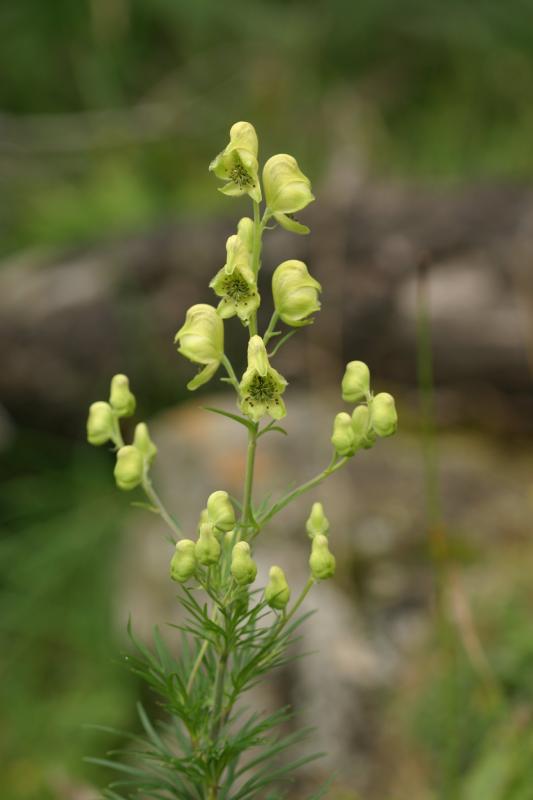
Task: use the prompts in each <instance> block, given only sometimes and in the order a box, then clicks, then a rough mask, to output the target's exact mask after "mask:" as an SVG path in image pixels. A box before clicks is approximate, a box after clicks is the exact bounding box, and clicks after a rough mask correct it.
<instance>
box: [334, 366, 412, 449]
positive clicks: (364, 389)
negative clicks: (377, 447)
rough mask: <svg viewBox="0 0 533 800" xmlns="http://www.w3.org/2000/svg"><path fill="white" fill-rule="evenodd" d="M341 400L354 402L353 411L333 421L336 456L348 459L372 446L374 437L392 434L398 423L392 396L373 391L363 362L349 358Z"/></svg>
mask: <svg viewBox="0 0 533 800" xmlns="http://www.w3.org/2000/svg"><path fill="white" fill-rule="evenodd" d="M342 399H343V400H345V401H346V402H347V403H357V404H358V405H356V407H355V408H354V410H353V412H352V414H351V415H350V414H348V413H346V411H341V412H340V413H339V414H337V415H336V417H335V420H334V422H333V434H332V436H331V443H332V445H333V447H334V448H335V452H336V453H337V455H338V456H341V457H343V458H349V457H350V456H353V455H354V453H356V452H357V451H358V450H361V449H368V448H370V447H372V446H373V444H374V443H375V441H376V438H377V437H378V436H379V437H385V436H392V434H393V433H395V432H396V428H397V426H398V415H397V413H396V406H395V404H394V398H393V396H392V395H391V394H389V393H388V392H380V393H379V394H376V395H374V394H372V392H371V390H370V371H369V369H368V367H367V365H366V364H364V363H363V362H362V361H350V363H349V364H347V366H346V371H345V373H344V377H343V379H342Z"/></svg>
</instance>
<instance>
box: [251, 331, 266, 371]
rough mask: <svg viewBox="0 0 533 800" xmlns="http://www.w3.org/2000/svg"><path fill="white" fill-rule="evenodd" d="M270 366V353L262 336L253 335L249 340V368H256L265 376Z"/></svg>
mask: <svg viewBox="0 0 533 800" xmlns="http://www.w3.org/2000/svg"><path fill="white" fill-rule="evenodd" d="M268 367H269V362H268V355H267V351H266V347H265V343H264V341H263V340H262V338H261V337H260V336H257V335H256V336H252V337H251V338H250V340H249V342H248V369H253V370H255V371H256V372H257V374H258V375H260V376H261V377H262V378H264V377H265V375H266V374H267V372H268Z"/></svg>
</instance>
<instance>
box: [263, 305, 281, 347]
mask: <svg viewBox="0 0 533 800" xmlns="http://www.w3.org/2000/svg"><path fill="white" fill-rule="evenodd" d="M278 319H279V314H278V312H277V311H273V312H272V316H271V317H270V322H269V323H268V328H267V329H266V331H265V333H264V334H263V341H264V343H265V347H266V345H267V344H268V341H269V339H270V338H271V336H272V334H273V333H274V328H275V327H276V324H277V321H278Z"/></svg>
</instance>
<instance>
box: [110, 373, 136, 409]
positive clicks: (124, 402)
mask: <svg viewBox="0 0 533 800" xmlns="http://www.w3.org/2000/svg"><path fill="white" fill-rule="evenodd" d="M109 402H110V403H111V405H112V406H113V410H114V411H115V413H116V414H117V415H118V416H119V417H131V415H132V414H133V412H134V411H135V397H134V395H133V394H132V393H131V392H130V382H129V380H128V377H127V376H126V375H114V376H113V378H111V391H110V394H109Z"/></svg>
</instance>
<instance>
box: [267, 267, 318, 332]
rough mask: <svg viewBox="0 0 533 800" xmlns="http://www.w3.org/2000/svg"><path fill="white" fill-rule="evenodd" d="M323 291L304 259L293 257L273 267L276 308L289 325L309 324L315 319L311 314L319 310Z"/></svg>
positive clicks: (296, 326) (273, 290) (273, 291)
mask: <svg viewBox="0 0 533 800" xmlns="http://www.w3.org/2000/svg"><path fill="white" fill-rule="evenodd" d="M321 291H322V287H321V285H320V284H319V282H318V281H317V280H315V279H314V278H312V277H311V275H310V274H309V272H308V271H307V267H306V265H305V264H304V262H303V261H297V260H296V259H290V260H289V261H284V262H283V263H282V264H280V265H279V267H276V269H275V270H274V275H273V276H272V295H273V297H274V307H275V309H276V311H277V313H278V314H279V316H280V318H281V319H282V320H283V322H285V323H286V324H287V325H292V326H293V327H295V328H299V327H301V326H302V325H309V324H310V323H311V322H312V321H313V320H312V319H310V317H311V315H312V314H314V313H315V312H316V311H319V310H320V301H319V299H318V294H319V292H321Z"/></svg>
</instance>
